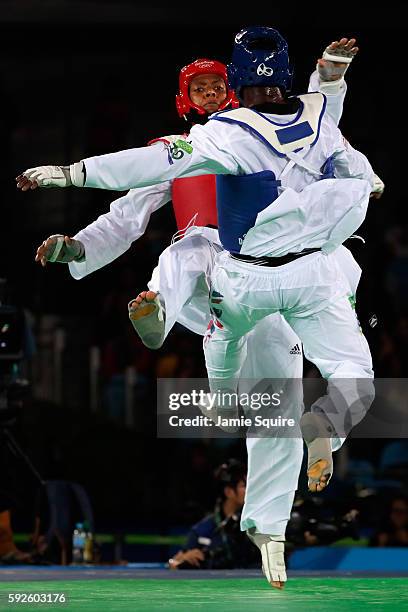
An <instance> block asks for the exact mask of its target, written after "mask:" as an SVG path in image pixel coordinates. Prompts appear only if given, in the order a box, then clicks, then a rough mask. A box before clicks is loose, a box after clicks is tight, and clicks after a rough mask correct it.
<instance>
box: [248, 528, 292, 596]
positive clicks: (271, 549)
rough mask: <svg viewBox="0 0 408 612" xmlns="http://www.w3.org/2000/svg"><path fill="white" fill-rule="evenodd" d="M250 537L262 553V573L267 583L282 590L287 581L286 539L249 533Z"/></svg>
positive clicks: (250, 530) (253, 532) (252, 531)
mask: <svg viewBox="0 0 408 612" xmlns="http://www.w3.org/2000/svg"><path fill="white" fill-rule="evenodd" d="M247 534H248V537H249V538H250V540H252V542H253V543H254V544H256V546H257V547H258V548H259V550H260V551H261V556H262V571H263V573H264V574H265V578H266V579H267V581H268V582H269V583H270V584H271V585H272V586H273V587H275V588H277V589H282V588H283V587H284V583H285V582H286V581H287V579H288V578H287V575H286V566H285V555H284V553H285V538H284V536H273V535H267V534H264V533H257V532H256V531H255V530H254V529H249V530H248V531H247Z"/></svg>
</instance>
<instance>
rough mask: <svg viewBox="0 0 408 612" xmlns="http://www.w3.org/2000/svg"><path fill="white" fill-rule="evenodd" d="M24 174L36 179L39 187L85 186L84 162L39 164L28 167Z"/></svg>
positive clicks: (32, 179)
mask: <svg viewBox="0 0 408 612" xmlns="http://www.w3.org/2000/svg"><path fill="white" fill-rule="evenodd" d="M23 175H24V176H26V177H27V178H28V179H30V181H36V182H37V183H38V186H39V187H48V188H49V187H70V186H71V185H75V186H76V187H83V184H84V178H85V177H84V172H83V163H82V162H78V163H76V164H71V165H70V166H37V167H36V168H28V170H26V171H25V172H23Z"/></svg>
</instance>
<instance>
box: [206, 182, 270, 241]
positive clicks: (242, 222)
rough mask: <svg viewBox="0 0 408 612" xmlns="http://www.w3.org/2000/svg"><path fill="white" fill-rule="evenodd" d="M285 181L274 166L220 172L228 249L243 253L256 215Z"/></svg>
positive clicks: (221, 228)
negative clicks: (251, 171)
mask: <svg viewBox="0 0 408 612" xmlns="http://www.w3.org/2000/svg"><path fill="white" fill-rule="evenodd" d="M280 184H281V182H280V181H278V180H276V177H275V174H274V173H273V172H272V171H271V170H264V171H263V172H256V173H255V174H246V175H243V176H233V175H231V174H219V175H217V208H218V231H219V235H220V240H221V244H222V246H223V247H224V249H225V250H227V251H231V252H233V253H239V252H240V250H241V246H242V242H243V240H244V238H245V234H246V233H247V231H248V230H249V229H250V228H251V227H253V226H254V225H255V221H256V217H257V215H258V213H259V212H261V210H264V208H267V206H269V204H271V203H272V202H273V201H274V200H276V198H277V197H278V195H279V194H278V187H279V186H280Z"/></svg>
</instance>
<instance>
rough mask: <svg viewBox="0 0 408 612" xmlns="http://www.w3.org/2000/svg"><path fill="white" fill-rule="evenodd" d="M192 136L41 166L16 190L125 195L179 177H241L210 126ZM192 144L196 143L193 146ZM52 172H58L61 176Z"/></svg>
mask: <svg viewBox="0 0 408 612" xmlns="http://www.w3.org/2000/svg"><path fill="white" fill-rule="evenodd" d="M193 132H194V136H195V138H194V139H192V138H191V139H190V140H189V142H186V141H181V140H180V141H179V142H178V143H171V144H166V143H163V142H158V143H157V144H155V145H153V146H148V147H140V148H137V149H127V150H125V151H119V152H117V153H109V154H107V155H99V156H96V157H90V158H88V159H84V160H83V161H81V162H77V163H75V164H71V166H66V167H59V166H57V167H56V166H40V167H38V168H34V169H32V170H31V171H30V170H27V171H26V172H24V174H23V175H20V176H19V177H17V187H19V188H20V189H22V190H23V191H27V190H28V189H32V188H36V187H37V186H38V187H69V186H70V185H71V184H73V185H75V186H77V187H93V188H97V189H109V190H115V191H126V190H128V189H132V188H135V187H148V186H151V185H156V184H158V183H163V182H166V181H169V180H172V179H174V178H179V177H180V178H181V177H186V176H197V175H201V174H238V173H239V170H240V168H239V166H238V163H237V162H236V160H235V159H234V157H233V156H232V155H231V154H230V153H229V150H228V143H223V145H222V148H220V146H219V145H218V143H217V142H216V141H215V135H214V134H212V130H211V129H209V128H208V124H207V125H205V126H200V125H197V126H194V127H193V129H192V130H191V135H192V134H193ZM192 140H194V143H193V144H190V143H192ZM52 168H54V169H55V168H57V169H58V168H59V169H60V170H61V172H56V171H55V170H51V169H52ZM66 168H68V173H67V171H66ZM61 177H62V178H61Z"/></svg>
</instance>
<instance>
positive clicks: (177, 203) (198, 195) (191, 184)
mask: <svg viewBox="0 0 408 612" xmlns="http://www.w3.org/2000/svg"><path fill="white" fill-rule="evenodd" d="M172 201H173V209H174V216H175V217H176V222H177V228H178V229H179V230H184V229H185V228H186V227H187V225H188V224H189V222H190V221H191V219H192V218H193V217H194V215H195V214H197V217H196V218H195V220H194V225H198V226H200V227H205V226H206V225H212V226H213V227H218V220H217V205H216V186H215V175H214V174H203V175H201V176H190V177H188V178H177V179H174V181H173V183H172Z"/></svg>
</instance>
